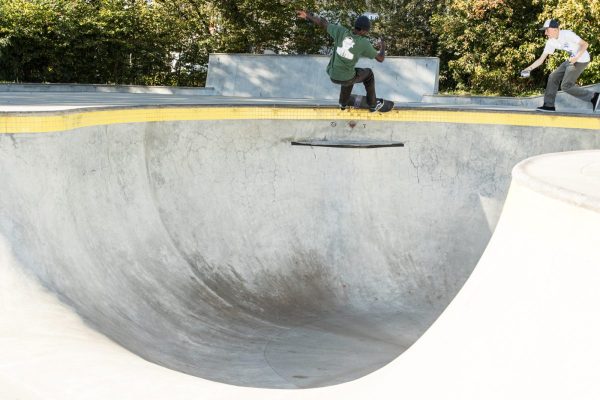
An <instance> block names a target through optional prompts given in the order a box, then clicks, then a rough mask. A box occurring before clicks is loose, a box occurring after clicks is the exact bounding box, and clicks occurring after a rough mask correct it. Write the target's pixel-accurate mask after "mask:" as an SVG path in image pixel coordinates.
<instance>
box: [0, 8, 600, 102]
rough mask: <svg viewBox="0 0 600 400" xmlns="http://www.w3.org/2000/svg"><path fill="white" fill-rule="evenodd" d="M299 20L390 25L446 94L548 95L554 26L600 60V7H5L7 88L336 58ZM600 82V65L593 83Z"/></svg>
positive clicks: (166, 79) (184, 76) (376, 33)
mask: <svg viewBox="0 0 600 400" xmlns="http://www.w3.org/2000/svg"><path fill="white" fill-rule="evenodd" d="M297 9H308V10H312V11H317V12H319V14H320V15H322V16H324V17H325V18H327V19H328V20H329V21H331V22H334V23H341V24H344V25H346V26H351V24H352V22H353V21H354V19H355V18H356V17H357V16H358V15H360V14H362V13H365V12H371V13H374V14H376V15H378V16H379V18H378V19H377V20H376V21H375V22H374V24H373V29H372V32H371V33H372V35H371V36H373V37H374V38H377V37H383V38H385V40H386V43H387V47H388V55H403V56H438V57H440V59H441V82H440V84H441V87H442V88H443V89H446V90H460V91H466V92H471V93H489V94H503V95H514V94H522V93H528V92H531V91H535V90H540V89H541V88H542V87H543V86H544V84H545V79H546V76H547V73H548V71H549V70H550V69H551V68H552V67H553V66H555V65H556V64H557V63H559V62H560V61H562V60H563V59H564V56H563V55H561V54H558V53H557V55H555V56H553V57H551V59H550V60H549V62H548V63H547V64H546V65H545V67H544V69H540V70H538V71H535V72H534V74H533V79H529V80H521V79H519V78H518V72H519V71H520V70H521V69H522V68H524V67H525V66H527V65H529V64H530V63H531V62H532V61H533V60H535V59H536V58H537V57H538V56H539V55H540V54H541V51H542V49H543V43H544V37H543V35H541V34H540V33H539V32H538V31H537V29H536V28H537V27H538V26H539V25H540V24H541V22H542V21H543V20H544V19H546V18H557V19H559V20H560V21H561V22H562V26H563V27H564V28H567V29H572V30H574V31H575V32H576V33H578V34H579V35H580V36H581V37H582V38H583V39H584V40H586V41H588V42H589V43H590V52H591V53H592V57H593V56H594V54H596V55H599V54H600V42H599V40H600V39H599V38H600V3H599V2H598V1H589V0H561V1H560V2H559V1H558V0H547V1H542V0H370V1H367V2H365V1H362V0H361V1H359V0H337V1H333V0H0V80H3V81H16V82H79V83H117V84H166V85H194V86H200V85H203V84H204V80H205V78H206V68H207V64H208V57H209V54H210V53H263V52H273V53H279V54H314V53H321V54H328V53H330V52H331V51H332V49H331V46H332V43H331V40H330V38H329V37H328V36H327V34H326V33H325V32H324V31H323V30H322V29H320V28H318V27H316V26H314V25H312V24H310V23H307V22H306V21H304V20H300V19H298V18H297V17H296V10H297ZM599 78H600V63H597V62H595V61H593V62H592V63H591V65H590V67H588V69H587V70H586V71H585V73H584V75H583V76H582V82H583V83H590V82H597V81H599V80H600V79H599Z"/></svg>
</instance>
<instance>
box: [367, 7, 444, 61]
mask: <svg viewBox="0 0 600 400" xmlns="http://www.w3.org/2000/svg"><path fill="white" fill-rule="evenodd" d="M441 4H442V0H373V1H372V2H371V5H372V10H373V12H375V13H377V14H378V15H379V19H378V21H377V24H376V25H375V28H374V33H375V34H379V35H381V36H382V37H384V38H385V39H386V46H387V49H388V53H389V54H393V55H402V56H433V55H435V54H436V52H437V36H436V35H434V33H433V32H432V28H431V24H430V20H431V17H432V15H433V14H434V12H435V11H436V10H437V9H438V8H439V7H440V5H441Z"/></svg>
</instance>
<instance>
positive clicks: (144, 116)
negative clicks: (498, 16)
mask: <svg viewBox="0 0 600 400" xmlns="http://www.w3.org/2000/svg"><path fill="white" fill-rule="evenodd" d="M210 120H225V121H227V120H332V121H335V120H368V121H388V122H434V123H451V124H481V125H509V126H534V127H548V128H575V129H595V130H599V129H600V118H599V117H596V116H591V115H583V114H582V115H570V116H567V115H553V114H535V113H523V112H508V111H473V110H439V109H438V110H435V109H426V110H419V109H405V110H403V109H396V110H392V111H390V112H388V113H384V114H382V113H377V114H370V113H369V112H368V111H366V110H350V111H339V110H337V109H332V108H297V107H285V106H279V107H275V106H273V107H271V106H269V107H254V106H228V107H220V106H193V107H191V106H186V107H132V108H124V109H123V108H118V109H101V110H89V109H87V110H85V111H56V112H43V113H42V112H40V113H35V112H34V113H0V134H15V133H44V132H59V131H68V130H71V129H76V128H84V127H89V126H95V125H112V124H125V123H135V122H162V121H210Z"/></svg>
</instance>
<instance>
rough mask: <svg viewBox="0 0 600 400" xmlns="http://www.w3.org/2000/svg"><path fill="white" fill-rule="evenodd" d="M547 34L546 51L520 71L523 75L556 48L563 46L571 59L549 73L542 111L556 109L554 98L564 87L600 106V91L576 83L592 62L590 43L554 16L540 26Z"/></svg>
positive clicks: (578, 96)
mask: <svg viewBox="0 0 600 400" xmlns="http://www.w3.org/2000/svg"><path fill="white" fill-rule="evenodd" d="M540 30H541V31H544V34H545V35H546V36H547V37H548V40H547V41H546V47H544V52H543V53H542V55H541V56H540V58H538V59H537V60H535V61H534V63H533V64H531V65H530V66H529V67H527V68H525V69H524V70H523V71H521V75H522V76H528V75H529V72H531V71H532V70H534V69H536V68H537V67H539V66H540V65H542V64H543V63H544V61H545V60H546V57H548V55H549V54H554V51H555V50H564V51H567V52H568V53H569V59H568V60H567V61H565V62H564V63H562V64H561V65H560V66H559V67H558V68H557V69H556V70H554V71H553V72H552V73H551V74H550V76H549V77H548V84H547V85H546V92H545V93H544V105H543V106H541V107H538V108H537V109H538V110H539V111H556V109H555V107H554V102H555V100H556V93H557V92H558V89H559V88H561V89H562V90H564V91H565V92H567V93H568V94H570V95H571V96H575V97H577V98H578V99H581V100H584V101H589V102H591V103H592V108H593V110H594V111H596V109H598V103H599V102H598V99H599V94H598V93H595V92H593V91H590V90H586V89H584V88H582V87H580V86H578V85H577V83H576V81H577V78H579V75H581V73H582V72H583V70H584V69H585V67H587V66H588V64H589V63H590V60H591V59H590V54H589V53H588V52H587V48H588V43H587V42H586V41H585V40H583V39H581V38H580V37H579V36H577V34H576V33H575V32H573V31H570V30H566V29H560V28H559V23H558V21H557V20H555V19H549V20H546V22H544V26H542V27H541V28H540Z"/></svg>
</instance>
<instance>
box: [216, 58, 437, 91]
mask: <svg viewBox="0 0 600 400" xmlns="http://www.w3.org/2000/svg"><path fill="white" fill-rule="evenodd" d="M328 63H329V56H321V55H301V56H292V55H267V54H264V55H251V54H211V55H210V59H209V62H208V78H207V80H206V86H210V87H214V88H215V90H216V91H217V92H218V93H219V94H221V95H223V96H244V97H284V98H309V99H337V98H338V95H339V86H338V85H335V84H333V83H332V82H331V81H330V80H329V77H328V75H327V73H326V72H325V69H326V68H327V64H328ZM439 64H440V61H439V59H438V58H436V57H386V59H385V61H384V62H383V63H379V62H377V61H375V60H367V59H362V60H360V61H359V63H358V65H357V66H358V67H366V68H372V69H373V71H374V72H375V82H376V88H377V96H378V97H383V98H386V99H390V100H394V101H397V102H414V101H421V99H422V97H423V95H427V94H429V95H431V94H435V93H437V91H438V75H439ZM354 92H355V93H359V94H364V93H365V90H364V86H363V85H362V84H358V85H356V86H355V89H354Z"/></svg>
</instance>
